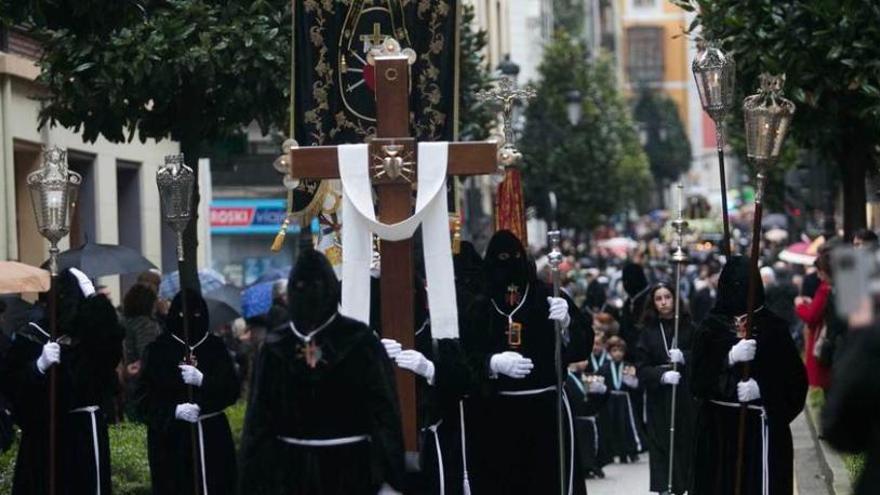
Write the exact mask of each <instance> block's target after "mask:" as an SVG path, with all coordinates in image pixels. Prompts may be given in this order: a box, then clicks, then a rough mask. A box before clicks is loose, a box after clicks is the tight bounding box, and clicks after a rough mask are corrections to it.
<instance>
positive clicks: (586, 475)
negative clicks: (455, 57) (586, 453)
mask: <svg viewBox="0 0 880 495" xmlns="http://www.w3.org/2000/svg"><path fill="white" fill-rule="evenodd" d="M595 477H596V475H595V474H593V472H592V471H587V472H586V474H584V479H588V480H591V479H593V478H595Z"/></svg>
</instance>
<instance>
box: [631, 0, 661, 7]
mask: <svg viewBox="0 0 880 495" xmlns="http://www.w3.org/2000/svg"><path fill="white" fill-rule="evenodd" d="M656 4H657V0H633V7H635V8H637V9H653V8H654V6H655V5H656Z"/></svg>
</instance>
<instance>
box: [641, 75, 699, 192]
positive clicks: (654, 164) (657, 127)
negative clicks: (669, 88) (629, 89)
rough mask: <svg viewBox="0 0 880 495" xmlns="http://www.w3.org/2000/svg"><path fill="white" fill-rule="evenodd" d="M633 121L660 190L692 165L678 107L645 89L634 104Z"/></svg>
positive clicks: (666, 97)
mask: <svg viewBox="0 0 880 495" xmlns="http://www.w3.org/2000/svg"><path fill="white" fill-rule="evenodd" d="M633 118H634V119H635V120H636V122H638V123H639V125H640V126H641V128H642V132H643V133H645V138H646V140H645V144H644V150H645V154H647V155H648V163H650V166H651V175H652V176H653V177H654V183H655V186H656V187H657V189H658V190H661V189H662V188H663V187H664V185H666V184H668V183H669V182H672V181H675V180H678V178H679V176H681V174H683V173H685V172H687V171H688V170H689V169H690V166H691V145H690V141H688V136H687V133H686V132H685V129H684V124H683V123H682V122H681V118H680V117H679V115H678V107H677V106H676V105H675V102H674V101H672V99H670V98H669V97H668V96H665V95H663V94H660V93H656V92H654V91H650V90H645V91H643V92H642V93H641V94H640V95H639V97H638V100H637V101H636V104H635V108H634V109H633ZM660 197H661V198H662V195H661V196H660Z"/></svg>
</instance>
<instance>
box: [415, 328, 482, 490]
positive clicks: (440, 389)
mask: <svg viewBox="0 0 880 495" xmlns="http://www.w3.org/2000/svg"><path fill="white" fill-rule="evenodd" d="M416 350H417V351H419V352H421V353H422V354H424V355H425V357H426V358H427V359H429V360H430V361H431V362H433V363H434V383H433V385H428V382H427V380H426V379H425V378H423V377H421V376H416V396H417V400H418V426H419V431H421V433H422V434H421V444H420V452H421V456H420V457H419V459H420V461H421V467H422V473H423V474H424V475H425V478H426V480H427V484H428V486H427V487H426V488H427V493H432V494H433V493H438V494H441V495H442V494H446V495H454V494H461V493H463V492H464V484H465V480H464V473H465V468H464V463H465V462H466V457H465V456H463V455H462V431H461V426H462V415H461V412H462V411H463V409H464V404H463V403H462V402H463V401H464V398H465V396H466V395H467V394H468V393H469V392H470V391H471V389H472V387H473V383H474V376H473V373H472V371H471V369H470V367H469V365H468V363H467V360H466V358H465V356H464V353H463V351H462V350H461V346H460V345H459V342H458V340H456V339H433V338H431V326H430V324H429V323H427V322H426V324H424V325H423V326H422V328H421V329H420V330H419V331H418V332H416ZM465 434H467V430H465ZM466 442H467V440H466V439H465V443H466ZM438 449H439V450H438ZM441 466H442V474H441Z"/></svg>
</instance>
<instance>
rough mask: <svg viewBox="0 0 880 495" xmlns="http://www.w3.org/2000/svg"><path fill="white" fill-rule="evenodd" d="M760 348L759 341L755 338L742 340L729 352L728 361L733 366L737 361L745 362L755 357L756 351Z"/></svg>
mask: <svg viewBox="0 0 880 495" xmlns="http://www.w3.org/2000/svg"><path fill="white" fill-rule="evenodd" d="M757 350H758V343H757V342H756V341H755V339H749V340H745V339H743V340H740V341H739V342H737V343H736V345H734V346H733V347H731V348H730V352H729V353H727V362H728V363H729V364H730V365H731V366H733V365H734V364H736V363H744V362H747V361H751V360H753V359H755V351H757Z"/></svg>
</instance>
